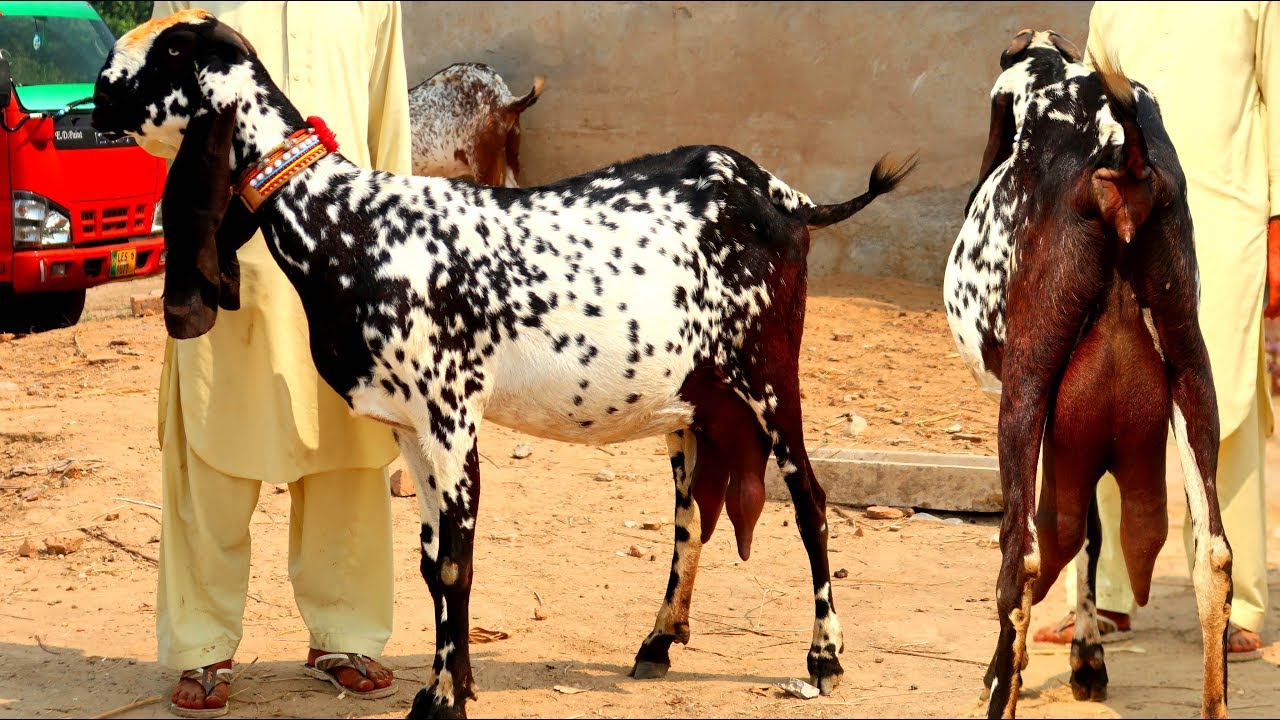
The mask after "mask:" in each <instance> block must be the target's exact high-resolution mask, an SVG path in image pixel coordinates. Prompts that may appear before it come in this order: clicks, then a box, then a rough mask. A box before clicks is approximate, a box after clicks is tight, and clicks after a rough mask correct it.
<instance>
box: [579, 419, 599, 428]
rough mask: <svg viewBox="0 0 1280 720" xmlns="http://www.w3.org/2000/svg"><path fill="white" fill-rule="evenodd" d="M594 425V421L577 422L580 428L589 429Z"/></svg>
mask: <svg viewBox="0 0 1280 720" xmlns="http://www.w3.org/2000/svg"><path fill="white" fill-rule="evenodd" d="M595 424H596V423H595V421H594V420H579V421H578V425H580V426H582V427H584V428H589V427H591V426H592V425H595Z"/></svg>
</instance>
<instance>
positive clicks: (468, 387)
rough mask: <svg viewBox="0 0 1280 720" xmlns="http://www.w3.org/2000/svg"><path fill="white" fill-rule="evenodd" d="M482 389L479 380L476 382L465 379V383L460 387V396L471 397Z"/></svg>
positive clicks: (471, 379)
mask: <svg viewBox="0 0 1280 720" xmlns="http://www.w3.org/2000/svg"><path fill="white" fill-rule="evenodd" d="M483 389H484V386H483V385H481V384H480V381H479V380H477V379H476V378H467V381H466V383H464V384H463V386H462V394H463V395H465V396H466V397H471V396H472V395H475V394H477V393H479V392H480V391H481V390H483Z"/></svg>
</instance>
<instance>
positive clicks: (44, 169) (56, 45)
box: [0, 2, 166, 332]
mask: <svg viewBox="0 0 1280 720" xmlns="http://www.w3.org/2000/svg"><path fill="white" fill-rule="evenodd" d="M114 42H115V39H114V38H113V37H112V35H111V31H110V30H108V29H107V26H106V24H105V23H103V22H102V18H100V17H99V16H98V14H97V12H95V11H94V9H93V8H92V7H91V6H90V5H89V4H88V3H86V2H0V128H2V129H0V332H26V331H29V330H35V331H39V330H48V329H52V328H57V327H67V326H70V325H74V324H76V323H77V322H78V321H79V320H80V314H81V313H82V312H83V310H84V301H85V290H86V289H88V288H90V287H93V286H95V285H100V284H102V283H106V282H111V281H114V280H125V279H131V278H137V277H143V276H147V275H154V274H156V273H159V272H161V271H163V270H164V261H165V257H164V237H163V235H162V234H161V227H160V196H161V194H162V192H163V190H164V180H165V172H166V167H165V162H164V161H163V160H161V159H159V158H156V157H154V156H152V155H150V154H148V153H147V152H145V151H144V150H142V148H139V147H138V146H137V144H136V143H135V142H134V141H133V139H132V138H123V139H120V140H116V141H109V140H106V139H105V138H103V137H102V136H101V135H99V134H98V133H96V132H95V131H94V130H93V128H92V127H91V126H90V124H89V114H90V111H91V110H92V107H93V106H92V104H91V103H90V102H89V101H88V98H89V97H91V96H92V95H93V83H94V80H95V79H96V78H97V75H98V71H99V70H100V69H101V68H102V64H103V62H104V61H105V60H106V57H107V53H108V51H110V49H111V46H112V44H113V43H114Z"/></svg>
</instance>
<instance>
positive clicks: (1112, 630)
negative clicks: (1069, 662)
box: [1035, 610, 1133, 645]
mask: <svg viewBox="0 0 1280 720" xmlns="http://www.w3.org/2000/svg"><path fill="white" fill-rule="evenodd" d="M1075 632H1076V613H1075V611H1074V610H1073V611H1071V612H1069V613H1067V616H1066V617H1064V618H1063V619H1062V621H1061V622H1059V623H1058V624H1057V625H1046V626H1045V627H1042V628H1040V629H1039V630H1036V634H1035V641H1036V642H1042V643H1056V644H1058V645H1070V644H1071V640H1072V639H1073V638H1074V637H1075ZM1098 636H1099V638H1100V639H1101V640H1102V642H1103V643H1113V642H1118V641H1120V640H1128V639H1129V638H1131V637H1133V627H1132V625H1131V621H1130V620H1129V615H1128V614H1127V613H1118V612H1111V611H1110V610H1099V611H1098Z"/></svg>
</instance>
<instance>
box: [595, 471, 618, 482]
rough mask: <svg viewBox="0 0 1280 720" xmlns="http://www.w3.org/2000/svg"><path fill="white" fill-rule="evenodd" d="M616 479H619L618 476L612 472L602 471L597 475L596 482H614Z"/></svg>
mask: <svg viewBox="0 0 1280 720" xmlns="http://www.w3.org/2000/svg"><path fill="white" fill-rule="evenodd" d="M616 477H618V474H617V473H615V472H614V471H612V470H601V471H600V472H598V473H596V482H613V479H614V478H616Z"/></svg>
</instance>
